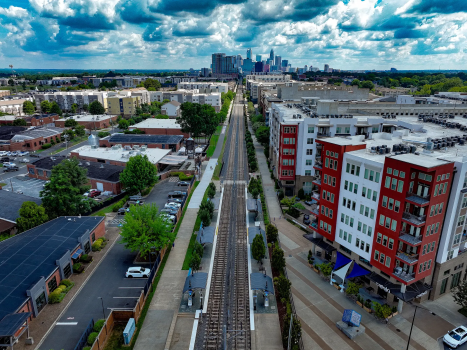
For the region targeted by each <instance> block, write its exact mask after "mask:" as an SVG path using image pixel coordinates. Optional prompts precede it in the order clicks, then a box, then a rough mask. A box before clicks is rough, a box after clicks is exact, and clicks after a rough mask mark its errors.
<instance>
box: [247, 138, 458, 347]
mask: <svg viewBox="0 0 467 350" xmlns="http://www.w3.org/2000/svg"><path fill="white" fill-rule="evenodd" d="M253 140H254V145H255V149H256V157H257V159H258V166H259V169H260V171H261V178H262V181H263V185H264V192H265V198H266V204H267V207H268V210H269V214H270V219H271V222H273V223H274V224H275V225H276V226H277V228H278V230H279V237H280V241H281V247H282V249H283V250H284V253H285V256H286V264H287V272H288V276H289V279H290V281H291V282H292V295H293V297H294V303H295V307H296V310H297V315H298V317H299V318H300V320H301V324H302V335H303V343H304V348H305V349H324V350H331V349H368V350H370V349H371V350H373V349H378V350H379V349H385V350H391V349H405V348H406V347H407V341H408V333H409V331H410V326H411V322H412V319H411V316H413V311H412V309H410V310H409V308H410V306H407V307H406V308H405V309H406V310H404V312H403V313H402V314H401V315H397V316H395V317H393V318H392V319H391V321H390V324H389V325H383V324H381V323H379V322H377V321H376V320H375V318H374V317H373V316H372V315H371V314H368V313H366V312H364V311H362V312H361V314H362V324H363V325H364V326H365V327H366V333H365V334H363V335H361V336H359V337H357V338H355V339H354V340H353V341H351V340H349V339H348V338H347V337H345V336H344V335H343V333H342V332H341V331H339V330H338V329H337V327H336V326H335V324H336V322H337V321H340V320H341V318H342V314H343V311H344V310H345V309H355V310H357V311H359V310H358V309H356V308H357V307H358V306H356V304H354V303H353V302H352V301H351V300H349V299H348V298H346V297H345V295H344V294H343V293H340V292H339V291H338V290H337V289H335V288H334V287H333V286H332V285H330V284H329V282H327V281H324V280H323V279H322V278H321V277H320V276H319V275H318V274H317V273H315V272H314V271H313V270H312V269H310V267H309V266H308V262H307V254H308V250H309V249H311V248H312V243H311V242H309V241H308V240H306V239H305V238H304V237H303V233H304V232H303V231H302V230H300V229H299V228H298V227H296V226H294V225H292V224H291V223H290V222H288V221H287V220H286V219H284V218H283V217H281V215H282V212H281V208H280V204H279V201H278V199H277V196H276V194H275V190H274V182H273V180H271V178H270V173H269V169H268V167H267V162H266V157H265V156H264V153H263V151H264V150H263V147H262V146H261V145H260V144H259V143H258V142H257V141H256V139H255V138H254V136H253ZM424 305H425V304H424ZM437 306H438V308H442V307H440V306H439V305H437ZM419 312H420V310H419ZM427 314H428V312H427ZM446 314H449V313H446ZM431 317H435V318H431ZM452 327H454V326H453V325H452V324H451V323H449V322H448V320H446V319H444V318H443V317H440V316H432V315H430V316H425V317H423V316H421V317H420V318H419V317H418V313H417V319H416V321H415V324H414V327H413V332H412V337H411V341H410V347H409V349H411V350H413V349H416V350H423V349H428V350H438V349H439V348H440V347H439V344H438V338H439V337H441V336H442V335H444V334H445V333H446V332H447V331H448V330H450V329H452Z"/></svg>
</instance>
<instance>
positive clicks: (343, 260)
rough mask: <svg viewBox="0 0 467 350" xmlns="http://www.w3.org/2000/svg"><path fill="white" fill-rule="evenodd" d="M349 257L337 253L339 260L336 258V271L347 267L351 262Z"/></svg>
mask: <svg viewBox="0 0 467 350" xmlns="http://www.w3.org/2000/svg"><path fill="white" fill-rule="evenodd" d="M351 261H352V260H350V259H349V258H348V257H346V256H345V255H343V254H341V253H339V252H337V258H336V264H335V265H334V269H333V270H334V271H336V270H339V269H340V268H341V267H342V266H344V265H347V264H348V263H349V262H351Z"/></svg>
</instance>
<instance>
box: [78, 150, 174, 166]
mask: <svg viewBox="0 0 467 350" xmlns="http://www.w3.org/2000/svg"><path fill="white" fill-rule="evenodd" d="M170 152H171V150H170V149H160V148H146V149H145V150H131V151H130V150H128V151H127V150H125V149H124V148H120V147H117V146H113V147H99V148H91V146H83V147H80V148H77V149H75V150H73V151H72V153H78V154H79V156H80V157H89V158H96V159H105V160H109V161H116V162H122V163H126V162H128V161H129V160H130V158H131V157H134V156H136V155H138V154H141V155H146V156H148V159H149V161H150V162H151V163H153V164H157V163H159V161H160V160H161V159H162V158H164V157H165V156H166V155H167V154H169V153H170Z"/></svg>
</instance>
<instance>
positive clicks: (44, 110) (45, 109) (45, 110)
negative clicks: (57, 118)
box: [41, 100, 52, 113]
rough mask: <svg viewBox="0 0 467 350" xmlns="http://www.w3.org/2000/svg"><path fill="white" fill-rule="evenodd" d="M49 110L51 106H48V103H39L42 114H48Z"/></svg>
mask: <svg viewBox="0 0 467 350" xmlns="http://www.w3.org/2000/svg"><path fill="white" fill-rule="evenodd" d="M50 108H52V106H51V105H50V102H49V101H47V100H44V101H42V102H41V111H42V113H49V112H50Z"/></svg>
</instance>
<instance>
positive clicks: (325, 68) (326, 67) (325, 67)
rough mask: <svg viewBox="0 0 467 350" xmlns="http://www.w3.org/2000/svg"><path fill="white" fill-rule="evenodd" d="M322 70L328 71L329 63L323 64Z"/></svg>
mask: <svg viewBox="0 0 467 350" xmlns="http://www.w3.org/2000/svg"><path fill="white" fill-rule="evenodd" d="M324 72H325V73H327V72H329V64H325V65H324Z"/></svg>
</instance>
